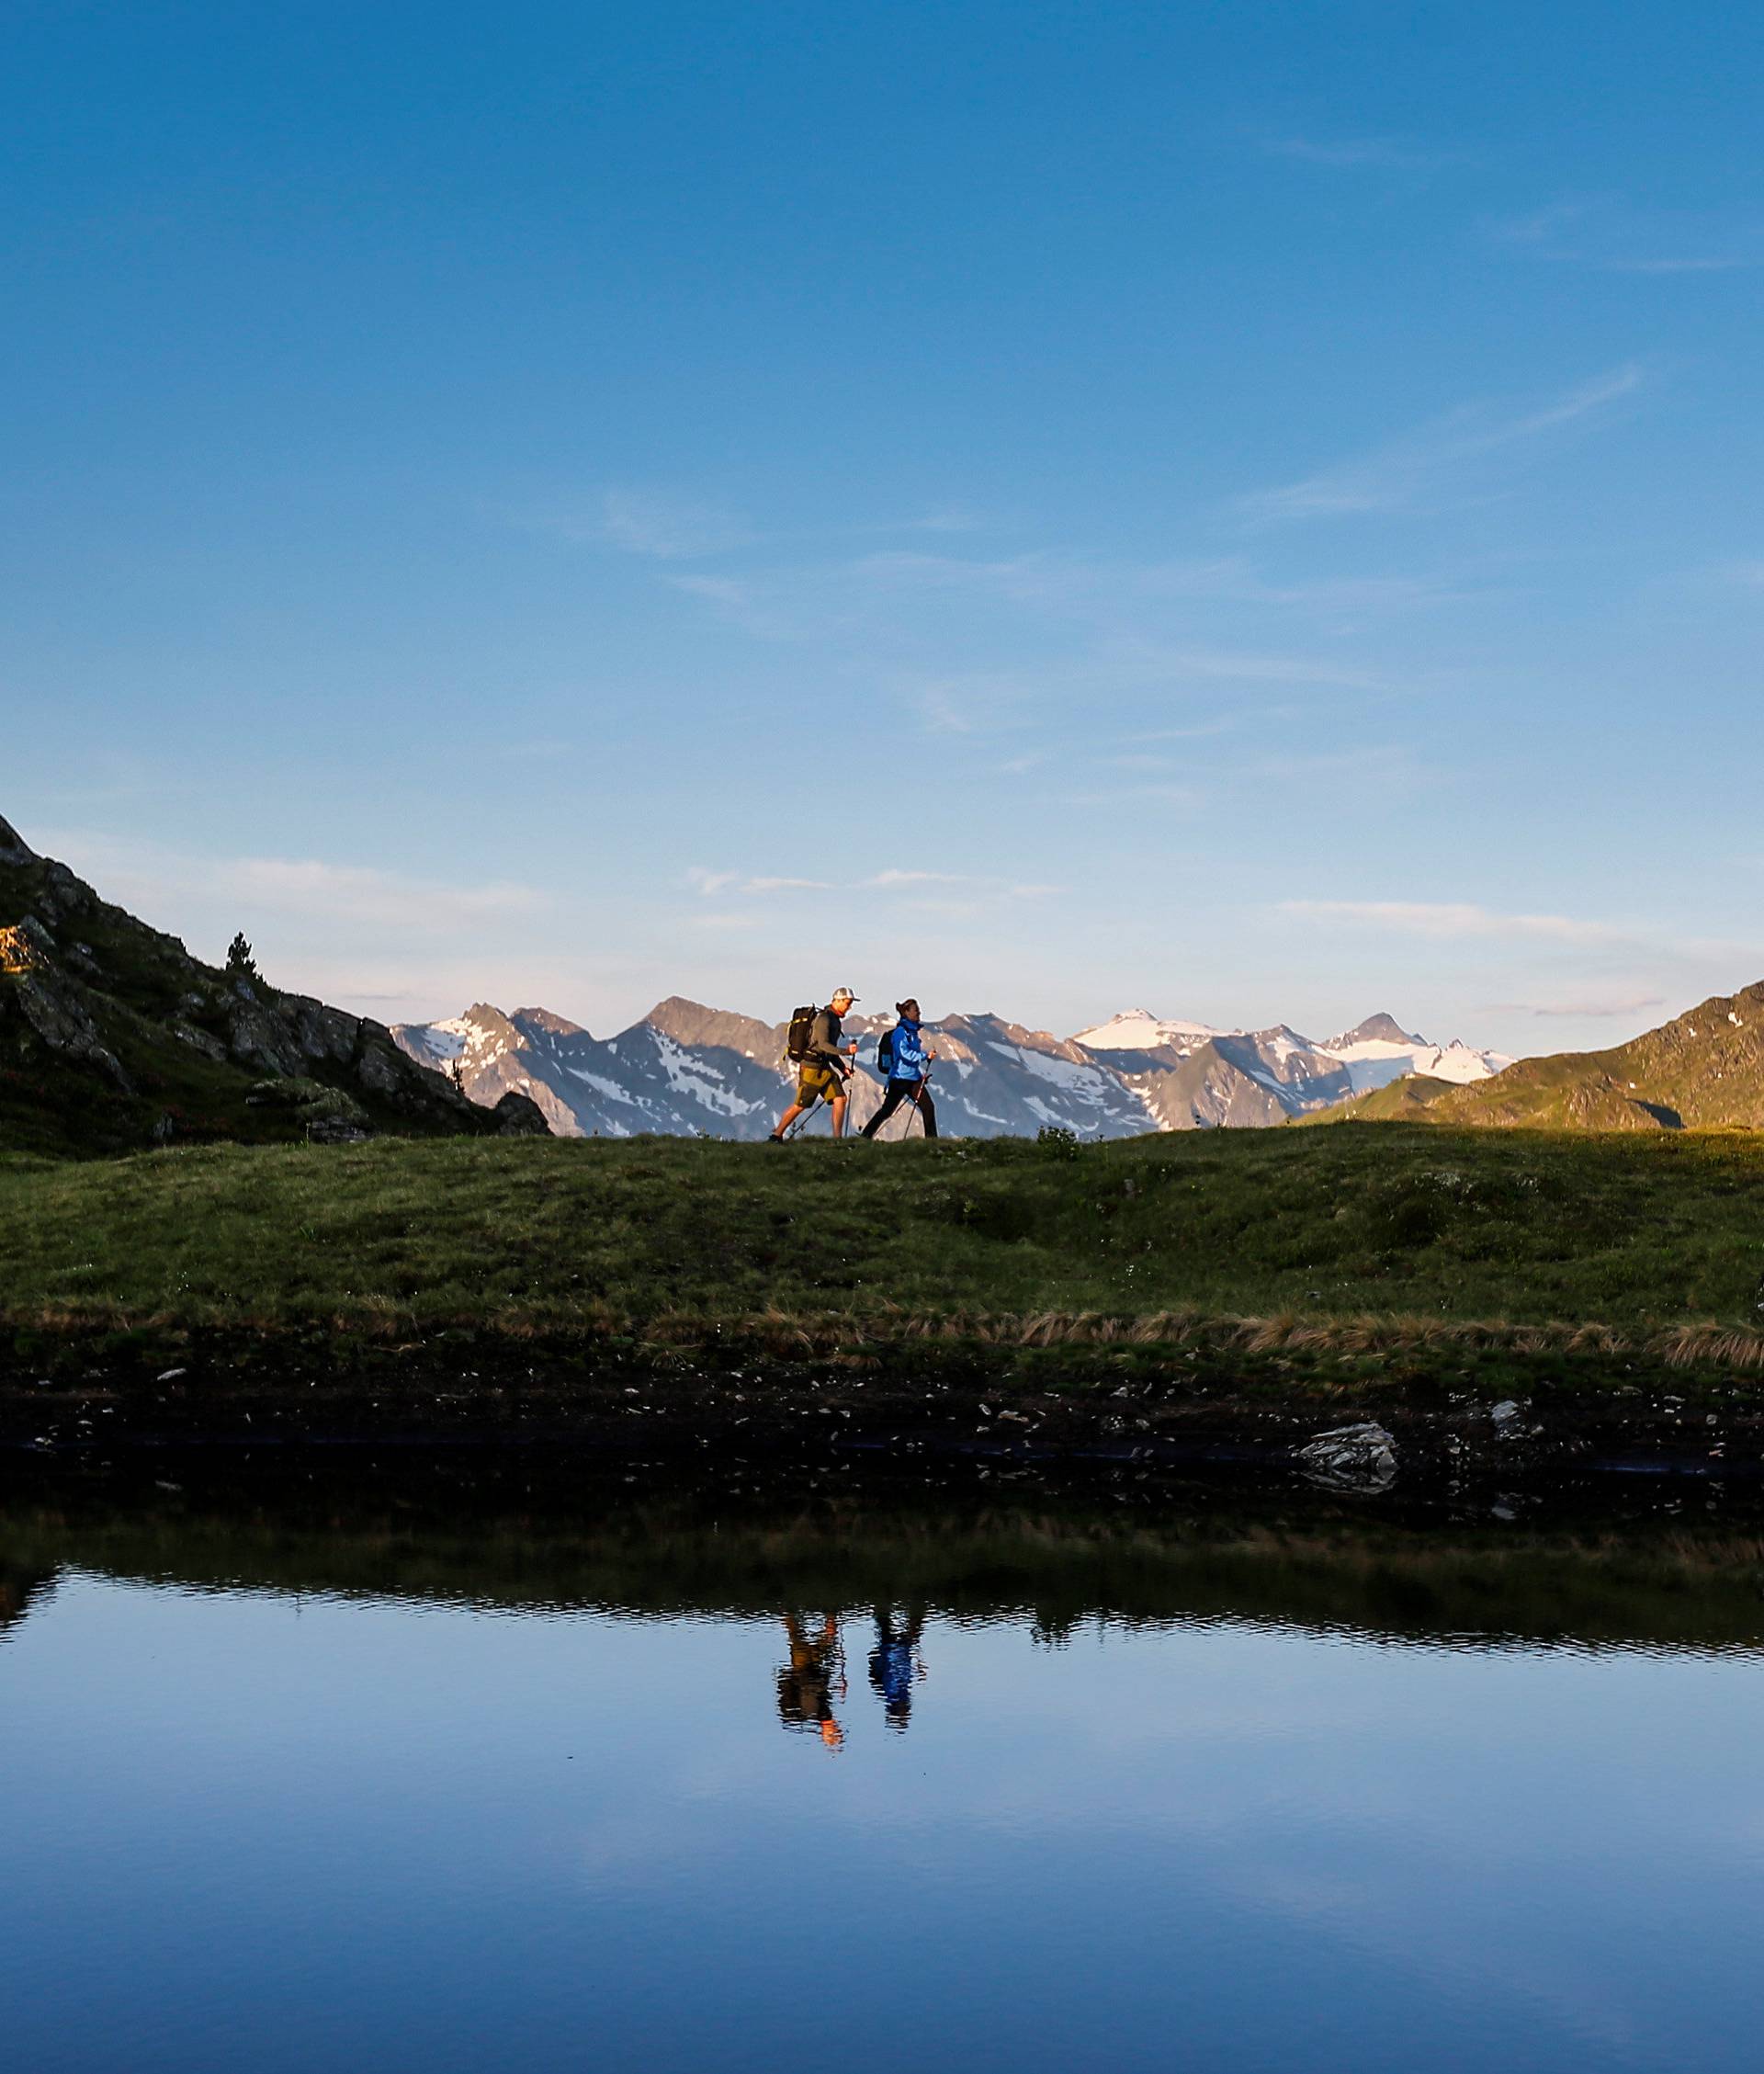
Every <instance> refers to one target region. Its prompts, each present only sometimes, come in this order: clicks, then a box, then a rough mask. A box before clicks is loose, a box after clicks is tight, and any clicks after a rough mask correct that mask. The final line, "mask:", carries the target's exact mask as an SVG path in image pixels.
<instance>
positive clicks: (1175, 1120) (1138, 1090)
mask: <svg viewBox="0 0 1764 2074" xmlns="http://www.w3.org/2000/svg"><path fill="white" fill-rule="evenodd" d="M848 1027H849V1029H850V1031H851V1033H852V1034H853V1035H854V1036H856V1037H858V1038H859V1039H860V1046H861V1048H860V1052H859V1063H860V1071H859V1072H858V1074H857V1076H856V1078H855V1079H854V1082H853V1104H854V1117H855V1119H856V1121H857V1122H858V1123H862V1122H863V1121H864V1120H865V1118H866V1117H867V1116H869V1115H870V1114H871V1113H872V1112H873V1111H874V1109H875V1108H876V1105H877V1103H878V1102H879V1100H880V1098H881V1089H880V1084H879V1082H877V1081H876V1078H875V1075H874V1072H873V1071H871V1070H870V1068H871V1066H872V1065H873V1061H874V1060H875V1056H876V1037H877V1035H878V1034H879V1032H880V1031H881V1030H883V1029H885V1028H886V1027H888V1022H887V1020H886V1019H883V1018H876V1019H874V1020H870V1021H860V1020H856V1019H854V1020H853V1021H852V1022H851V1023H850V1025H849V1026H848ZM928 1029H929V1033H930V1036H931V1040H932V1042H933V1045H934V1046H935V1048H936V1049H937V1051H938V1053H939V1054H940V1056H939V1060H938V1063H937V1068H936V1072H935V1076H934V1080H933V1087H934V1089H935V1093H936V1097H937V1111H938V1122H939V1126H940V1128H942V1129H943V1130H944V1133H945V1134H946V1135H948V1136H952V1137H953V1136H961V1137H970V1138H997V1137H1006V1136H1010V1137H1034V1136H1035V1133H1036V1132H1037V1131H1038V1130H1041V1129H1043V1128H1047V1127H1055V1128H1061V1129H1066V1130H1069V1131H1071V1132H1073V1133H1074V1134H1075V1135H1076V1136H1077V1137H1080V1138H1083V1139H1103V1138H1128V1137H1133V1136H1136V1134H1138V1133H1140V1132H1142V1131H1150V1130H1207V1129H1213V1128H1217V1127H1218V1126H1221V1125H1234V1126H1247V1127H1260V1126H1265V1125H1271V1124H1281V1123H1285V1122H1287V1121H1288V1120H1289V1119H1290V1118H1292V1117H1294V1116H1304V1115H1306V1114H1308V1113H1310V1112H1311V1111H1313V1110H1317V1109H1321V1108H1326V1107H1328V1106H1329V1105H1332V1104H1336V1103H1339V1102H1341V1101H1343V1100H1344V1099H1346V1098H1348V1097H1350V1096H1351V1095H1353V1094H1357V1093H1360V1092H1361V1091H1363V1090H1364V1089H1366V1088H1369V1087H1374V1086H1378V1085H1380V1084H1382V1083H1383V1082H1385V1081H1388V1080H1393V1079H1395V1078H1397V1076H1398V1075H1400V1074H1403V1073H1407V1072H1411V1071H1414V1070H1415V1068H1416V1067H1417V1065H1418V1064H1419V1063H1420V1062H1421V1061H1422V1060H1444V1059H1447V1058H1448V1057H1449V1056H1455V1057H1456V1058H1457V1059H1458V1060H1461V1061H1462V1063H1461V1066H1460V1069H1459V1070H1460V1071H1462V1072H1463V1074H1464V1077H1465V1078H1468V1077H1471V1076H1472V1075H1473V1074H1475V1073H1478V1072H1480V1073H1483V1074H1487V1073H1488V1072H1489V1071H1493V1070H1494V1068H1495V1065H1496V1064H1497V1063H1498V1064H1505V1063H1506V1061H1505V1060H1499V1059H1498V1055H1496V1054H1493V1053H1487V1052H1472V1051H1469V1050H1468V1049H1467V1048H1465V1047H1464V1046H1462V1045H1457V1046H1453V1047H1447V1048H1441V1047H1438V1046H1433V1045H1430V1044H1429V1043H1428V1042H1427V1041H1426V1040H1425V1039H1424V1038H1421V1037H1410V1036H1408V1035H1407V1034H1406V1033H1404V1032H1403V1031H1402V1030H1400V1029H1399V1028H1398V1026H1397V1025H1396V1024H1395V1023H1394V1022H1392V1021H1391V1019H1390V1018H1389V1017H1388V1016H1376V1017H1373V1018H1371V1019H1370V1020H1369V1021H1368V1022H1367V1023H1365V1024H1363V1025H1361V1026H1359V1029H1358V1030H1356V1031H1352V1032H1350V1033H1348V1035H1347V1036H1346V1037H1343V1038H1340V1039H1339V1040H1334V1042H1335V1044H1336V1045H1338V1046H1340V1048H1339V1049H1338V1048H1331V1047H1326V1046H1320V1045H1317V1044H1314V1043H1312V1042H1311V1040H1310V1039H1309V1038H1307V1037H1301V1036H1300V1035H1299V1034H1298V1032H1297V1031H1296V1030H1293V1029H1290V1028H1288V1027H1287V1026H1285V1025H1284V1024H1281V1025H1278V1026H1275V1027H1273V1028H1272V1029H1266V1030H1233V1031H1222V1030H1213V1029H1209V1028H1208V1027H1207V1026H1205V1025H1204V1024H1199V1023H1193V1022H1187V1021H1182V1020H1171V1019H1160V1018H1159V1017H1157V1016H1154V1015H1151V1014H1148V1012H1147V1011H1145V1010H1143V1009H1136V1010H1132V1011H1129V1012H1128V1013H1127V1014H1123V1015H1117V1016H1115V1017H1114V1018H1113V1019H1112V1021H1110V1022H1109V1023H1107V1024H1102V1025H1099V1026H1097V1027H1096V1028H1095V1029H1092V1030H1091V1031H1088V1032H1086V1033H1085V1034H1084V1036H1083V1037H1055V1036H1053V1035H1052V1034H1051V1033H1050V1032H1048V1031H1046V1030H1031V1029H1027V1028H1025V1027H1023V1025H1021V1024H1017V1023H1012V1022H1007V1021H1006V1020H1004V1019H1003V1018H1002V1017H1001V1016H998V1015H989V1014H988V1015H953V1016H948V1017H946V1018H945V1019H944V1021H943V1022H941V1023H937V1024H934V1025H931V1026H928ZM392 1034H393V1036H394V1037H396V1038H397V1040H398V1042H399V1043H400V1044H401V1045H402V1046H403V1047H404V1048H405V1049H406V1050H407V1051H408V1052H409V1053H410V1055H411V1056H412V1057H413V1059H417V1060H421V1061H422V1062H423V1063H424V1064H425V1065H430V1066H434V1067H435V1068H437V1069H439V1070H440V1071H445V1072H449V1073H456V1074H457V1075H458V1081H459V1084H460V1086H461V1087H462V1088H463V1089H464V1090H465V1092H466V1093H467V1094H469V1095H471V1096H472V1097H473V1098H474V1099H475V1100H478V1101H493V1100H495V1099H497V1098H498V1097H499V1096H501V1095H502V1094H505V1093H507V1092H509V1091H511V1090H515V1091H518V1092H520V1093H522V1094H528V1095H530V1096H531V1097H532V1099H533V1100H534V1101H535V1102H536V1103H537V1104H538V1105H539V1107H540V1108H541V1110H543V1112H544V1113H545V1116H546V1118H547V1120H548V1122H549V1123H550V1125H551V1128H552V1129H553V1130H555V1131H558V1132H560V1134H563V1135H567V1136H583V1137H594V1136H599V1137H607V1138H625V1137H630V1136H633V1135H635V1134H637V1133H639V1132H642V1131H654V1132H663V1133H668V1134H672V1135H687V1136H690V1135H699V1134H703V1135H708V1136H712V1137H718V1138H743V1139H757V1138H760V1137H763V1135H764V1134H765V1132H767V1131H768V1130H770V1129H771V1128H772V1126H773V1124H774V1122H775V1120H776V1118H777V1116H778V1114H779V1112H780V1111H781V1109H782V1108H783V1107H784V1105H785V1102H786V1098H787V1096H786V1090H787V1086H788V1080H789V1076H788V1072H787V1070H786V1063H785V1057H784V1040H785V1025H784V1024H782V1023H778V1024H766V1023H761V1022H756V1021H754V1020H753V1019H752V1017H749V1016H744V1015H735V1014H729V1013H727V1012H726V1011H723V1010H720V1009H714V1008H707V1007H704V1006H702V1005H701V1004H700V1003H696V1002H691V1001H684V1000H681V999H680V998H678V997H677V996H675V997H673V998H671V999H669V1000H667V1001H664V1002H662V1003H658V1005H657V1006H656V1007H654V1008H652V1009H651V1010H650V1013H649V1014H648V1015H646V1016H645V1017H644V1018H643V1019H642V1021H641V1022H639V1023H636V1024H633V1025H632V1026H631V1027H630V1028H629V1029H628V1030H625V1031H623V1032H621V1033H620V1035H618V1036H617V1037H605V1038H602V1037H594V1036H592V1035H591V1034H590V1033H589V1032H588V1031H586V1030H584V1029H582V1028H581V1027H580V1026H577V1025H576V1024H573V1023H569V1022H565V1021H564V1020H563V1019H562V1018H561V1017H560V1016H557V1015H553V1014H549V1013H548V1012H547V1011H546V1010H544V1009H537V1008H519V1009H516V1010H515V1012H514V1013H513V1014H503V1012H502V1011H501V1010H500V1009H497V1008H492V1007H491V1006H489V1005H488V1004H486V1003H479V1004H478V1005H477V1006H475V1007H473V1008H470V1009H469V1010H467V1012H466V1013H465V1014H463V1015H460V1016H458V1017H456V1018H454V1019H452V1020H450V1021H447V1022H444V1023H429V1024H412V1025H402V1026H396V1027H395V1028H394V1030H393V1033H392ZM815 1125H816V1128H821V1129H824V1128H827V1127H826V1122H825V1117H824V1114H823V1116H821V1117H820V1118H817V1119H815ZM889 1128H890V1130H892V1129H893V1128H896V1127H894V1126H890V1127H889Z"/></svg>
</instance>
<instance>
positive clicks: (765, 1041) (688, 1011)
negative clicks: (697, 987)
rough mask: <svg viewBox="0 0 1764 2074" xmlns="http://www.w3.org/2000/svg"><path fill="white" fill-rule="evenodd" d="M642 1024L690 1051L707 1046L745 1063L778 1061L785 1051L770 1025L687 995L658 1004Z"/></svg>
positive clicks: (780, 1037)
mask: <svg viewBox="0 0 1764 2074" xmlns="http://www.w3.org/2000/svg"><path fill="white" fill-rule="evenodd" d="M643 1021H644V1022H645V1024H647V1025H648V1026H649V1027H650V1029H652V1030H656V1031H659V1032H660V1033H661V1035H662V1036H663V1037H672V1038H673V1041H674V1043H675V1044H683V1045H684V1046H686V1047H687V1048H688V1049H691V1048H695V1047H697V1046H700V1045H704V1046H708V1047H710V1048H713V1049H716V1050H722V1051H739V1052H740V1053H741V1056H742V1057H743V1058H744V1059H756V1060H757V1059H765V1060H773V1059H775V1058H776V1056H777V1055H778V1053H779V1052H780V1051H781V1050H782V1049H783V1042H782V1033H781V1032H780V1031H779V1030H778V1029H776V1028H775V1026H773V1025H772V1024H770V1023H762V1022H760V1021H759V1020H758V1018H757V1017H755V1016H752V1015H740V1014H735V1013H734V1012H733V1011H732V1010H729V1009H724V1008H707V1007H706V1006H705V1004H704V1003H703V1002H701V1001H689V1000H687V999H686V997H685V996H684V994H677V993H674V994H670V995H669V996H668V998H667V999H666V1000H665V1001H658V1002H657V1003H656V1004H655V1006H654V1007H653V1008H651V1009H650V1012H649V1014H647V1015H646V1016H644V1018H643Z"/></svg>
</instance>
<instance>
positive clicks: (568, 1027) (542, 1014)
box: [508, 1008, 588, 1037]
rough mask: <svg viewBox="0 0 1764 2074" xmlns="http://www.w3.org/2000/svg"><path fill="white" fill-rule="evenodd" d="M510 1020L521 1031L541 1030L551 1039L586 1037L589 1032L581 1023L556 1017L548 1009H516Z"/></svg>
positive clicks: (561, 1016)
mask: <svg viewBox="0 0 1764 2074" xmlns="http://www.w3.org/2000/svg"><path fill="white" fill-rule="evenodd" d="M508 1020H509V1021H510V1022H511V1023H513V1024H514V1025H515V1027H516V1028H517V1029H521V1030H529V1031H530V1030H541V1031H543V1032H544V1034H545V1035H546V1036H547V1037H586V1036H587V1035H588V1032H587V1031H586V1030H584V1029H583V1028H582V1025H581V1024H580V1023H572V1022H571V1021H570V1019H569V1018H568V1017H567V1016H564V1015H554V1014H552V1013H551V1011H550V1009H548V1008H516V1009H515V1010H513V1011H512V1012H511V1014H510V1015H509V1017H508Z"/></svg>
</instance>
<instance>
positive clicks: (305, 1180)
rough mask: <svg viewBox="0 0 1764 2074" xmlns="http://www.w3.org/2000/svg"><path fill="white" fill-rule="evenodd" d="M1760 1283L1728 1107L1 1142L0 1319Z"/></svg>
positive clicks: (1292, 1301) (1078, 1309) (1654, 1301)
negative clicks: (1261, 1124) (1677, 1116)
mask: <svg viewBox="0 0 1764 2074" xmlns="http://www.w3.org/2000/svg"><path fill="white" fill-rule="evenodd" d="M1761 1280H1764V1138H1759V1137H1756V1136H1752V1135H1747V1134H1740V1133H1695V1132H1687V1133H1670V1134H1665V1133H1662V1134H1658V1135H1652V1134H1650V1135H1648V1136H1645V1137H1638V1136H1611V1137H1605V1136H1595V1135H1590V1134H1565V1135H1561V1136H1553V1135H1548V1134H1543V1133H1531V1132H1500V1133H1491V1132H1482V1131H1470V1132H1458V1131H1451V1130H1447V1129H1443V1128H1439V1127H1431V1126H1425V1125H1402V1124H1392V1125H1388V1126H1385V1127H1383V1128H1378V1129H1375V1130H1374V1129H1347V1130H1317V1131H1302V1132H1295V1131H1237V1132H1232V1131H1219V1132H1193V1133H1184V1134H1182V1135H1171V1136H1163V1137H1151V1138H1144V1139H1130V1140H1125V1141H1123V1142H1119V1143H1114V1144H1106V1145H1099V1146H1092V1147H1086V1148H1083V1149H1081V1150H1077V1149H1072V1150H1068V1149H1064V1148H1060V1147H1052V1146H1043V1145H1037V1144H1034V1143H1026V1142H1023V1141H1019V1140H994V1141H987V1142H983V1141H967V1142H947V1141H946V1142H944V1143H943V1144H940V1145H925V1144H909V1145H904V1146H900V1147H883V1146H849V1145H848V1146H834V1145H831V1144H815V1143H805V1144H798V1145H796V1146H792V1147H789V1148H787V1149H786V1150H773V1149H771V1148H768V1147H764V1146H746V1145H725V1144H713V1143H706V1142H701V1141H691V1140H670V1139H637V1140H631V1141H628V1142H624V1143H613V1142H607V1141H605V1140H597V1141H591V1142H582V1141H574V1142H571V1141H547V1140H517V1141H497V1140H490V1141H465V1142H458V1141H455V1142H444V1141H429V1142H409V1141H404V1142H393V1141H387V1140H381V1141H378V1142H375V1143H371V1144H368V1145H365V1146H361V1147H356V1148H346V1149H322V1148H316V1147H304V1146H280V1147H269V1146H256V1147H246V1146H215V1147H201V1148H191V1149H185V1150H170V1151H166V1152H161V1153H154V1154H150V1155H141V1156H138V1157H135V1158H131V1159H127V1160H121V1161H114V1162H85V1163H68V1164H62V1163H56V1162H46V1161H38V1160H31V1159H26V1158H19V1157H16V1156H14V1157H7V1158H0V1316H4V1317H5V1318H6V1320H8V1321H9V1322H11V1323H12V1324H13V1325H15V1326H22V1325H26V1324H30V1325H40V1324H42V1323H44V1322H59V1321H63V1320H64V1321H67V1322H70V1323H76V1322H93V1323H130V1322H140V1321H144V1320H166V1321H173V1322H177V1323H183V1324H190V1325H223V1326H238V1325H253V1324H261V1325H265V1326H271V1327H273V1326H277V1325H298V1324H307V1323H311V1322H312V1321H315V1320H322V1321H335V1322H337V1323H340V1324H345V1325H349V1326H355V1327H368V1328H379V1329H383V1330H388V1331H393V1332H400V1331H406V1330H413V1331H422V1330H424V1329H426V1328H430V1327H438V1326H441V1325H445V1324H457V1323H460V1322H468V1323H470V1324H473V1325H475V1326H478V1327H480V1328H484V1329H489V1330H492V1331H503V1332H530V1331H539V1332H548V1331H555V1330H570V1329H572V1328H578V1327H586V1328H591V1329H596V1330H601V1331H605V1330H608V1329H611V1330H630V1329H639V1330H640V1329H643V1328H645V1327H648V1326H652V1325H654V1324H655V1323H656V1322H657V1321H659V1320H666V1319H670V1318H673V1319H676V1320H694V1321H696V1322H695V1327H694V1329H696V1330H704V1331H709V1330H713V1329H715V1327H716V1326H717V1325H718V1324H728V1325H729V1326H731V1327H739V1326H741V1325H743V1324H746V1323H749V1322H752V1321H753V1320H760V1319H763V1318H764V1317H765V1316H767V1315H768V1314H775V1313H778V1312H783V1313H786V1314H789V1315H790V1316H791V1317H793V1318H795V1319H799V1320H811V1319H817V1318H819V1319H823V1320H828V1319H832V1318H836V1317H837V1318H847V1319H867V1320H874V1321H876V1323H877V1325H878V1326H881V1325H886V1324H887V1323H888V1321H890V1320H893V1321H895V1322H896V1323H897V1324H898V1323H899V1321H900V1320H921V1321H929V1322H933V1323H934V1321H936V1320H967V1321H968V1324H971V1323H972V1322H973V1321H975V1320H983V1319H985V1318H988V1317H990V1318H998V1317H1000V1316H1001V1315H1009V1316H1014V1317H1017V1318H1026V1317H1034V1316H1036V1315H1040V1316H1044V1317H1045V1316H1046V1315H1047V1314H1079V1313H1091V1314H1102V1315H1103V1316H1105V1317H1107V1318H1110V1319H1125V1320H1134V1319H1138V1320H1152V1319H1155V1318H1157V1317H1158V1316H1159V1314H1164V1313H1182V1314H1186V1315H1187V1316H1188V1317H1189V1318H1190V1319H1191V1320H1192V1319H1193V1317H1194V1316H1195V1315H1199V1316H1202V1317H1212V1318H1223V1317H1238V1318H1241V1317H1246V1316H1247V1317H1250V1318H1257V1319H1270V1318H1286V1319H1288V1320H1293V1319H1298V1320H1304V1319H1311V1320H1349V1319H1353V1318H1356V1317H1360V1316H1363V1315H1364V1314H1367V1313H1375V1314H1383V1315H1385V1316H1391V1315H1399V1316H1405V1317H1408V1318H1411V1319H1413V1318H1417V1317H1420V1318H1425V1319H1430V1320H1433V1321H1435V1323H1436V1324H1444V1323H1449V1322H1451V1321H1463V1320H1506V1321H1509V1322H1510V1323H1512V1324H1516V1325H1525V1324H1537V1325H1542V1324H1544V1323H1545V1322H1557V1323H1566V1324H1568V1325H1575V1324H1583V1323H1586V1322H1589V1321H1596V1322H1598V1323H1600V1324H1601V1325H1604V1326H1608V1327H1611V1328H1612V1329H1615V1330H1617V1331H1619V1332H1629V1333H1645V1332H1658V1331H1660V1330H1662V1329H1668V1328H1671V1327H1674V1326H1678V1325H1681V1324H1684V1323H1687V1322H1690V1321H1699V1320H1703V1321H1712V1322H1713V1323H1716V1324H1719V1325H1722V1326H1724V1327H1729V1328H1736V1329H1741V1330H1744V1329H1747V1328H1755V1327H1757V1326H1758V1325H1759V1324H1764V1311H1761V1310H1760V1308H1759V1307H1760V1300H1761V1297H1764V1291H1761V1289H1760V1282H1761ZM963 1329H964V1330H967V1325H964V1327H963ZM1148 1336H1157V1333H1156V1330H1155V1328H1148Z"/></svg>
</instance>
